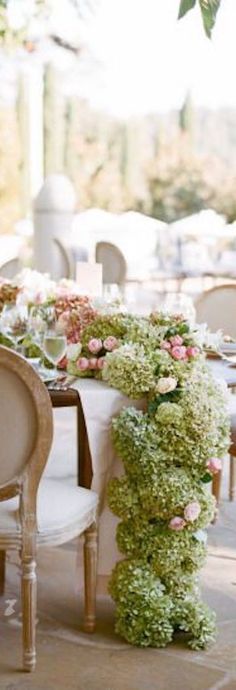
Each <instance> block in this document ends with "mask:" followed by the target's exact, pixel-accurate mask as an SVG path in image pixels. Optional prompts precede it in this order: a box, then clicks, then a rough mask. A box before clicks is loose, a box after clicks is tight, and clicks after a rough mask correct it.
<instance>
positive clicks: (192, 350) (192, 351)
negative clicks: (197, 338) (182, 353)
mask: <svg viewBox="0 0 236 690" xmlns="http://www.w3.org/2000/svg"><path fill="white" fill-rule="evenodd" d="M186 355H187V357H197V355H199V348H198V347H187V350H186Z"/></svg>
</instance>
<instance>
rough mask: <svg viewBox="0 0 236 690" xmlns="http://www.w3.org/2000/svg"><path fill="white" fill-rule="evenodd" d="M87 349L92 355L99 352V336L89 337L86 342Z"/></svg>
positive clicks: (100, 347) (100, 344)
mask: <svg viewBox="0 0 236 690" xmlns="http://www.w3.org/2000/svg"><path fill="white" fill-rule="evenodd" d="M88 349H89V352H92V354H93V355H96V354H97V352H99V351H100V350H101V349H102V341H101V339H100V338H91V340H90V341H89V343H88Z"/></svg>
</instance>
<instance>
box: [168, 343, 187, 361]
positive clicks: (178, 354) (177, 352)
mask: <svg viewBox="0 0 236 690" xmlns="http://www.w3.org/2000/svg"><path fill="white" fill-rule="evenodd" d="M171 355H172V357H173V359H177V360H181V359H186V358H187V355H186V347H185V345H175V347H172V349H171Z"/></svg>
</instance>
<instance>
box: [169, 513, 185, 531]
mask: <svg viewBox="0 0 236 690" xmlns="http://www.w3.org/2000/svg"><path fill="white" fill-rule="evenodd" d="M185 525H186V522H185V520H184V519H183V518H182V517H177V515H176V517H173V518H171V520H170V522H169V527H170V529H173V530H175V532H180V531H181V530H182V529H184V527H185Z"/></svg>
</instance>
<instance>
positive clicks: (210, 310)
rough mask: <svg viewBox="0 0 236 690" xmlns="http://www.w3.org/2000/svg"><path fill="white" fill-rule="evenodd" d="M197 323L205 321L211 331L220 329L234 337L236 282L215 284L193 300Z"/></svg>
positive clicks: (235, 327) (235, 333) (235, 325)
mask: <svg viewBox="0 0 236 690" xmlns="http://www.w3.org/2000/svg"><path fill="white" fill-rule="evenodd" d="M195 308H196V319H197V322H198V323H205V322H206V323H207V324H208V326H209V328H210V330H211V331H217V330H218V329H222V330H223V332H224V333H225V334H227V335H231V336H233V337H234V338H235V337H236V319H235V314H236V283H228V284H225V285H217V286H215V287H213V288H211V289H210V290H206V291H205V292H203V293H202V294H201V295H200V296H199V297H198V298H197V300H196V302H195Z"/></svg>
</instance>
